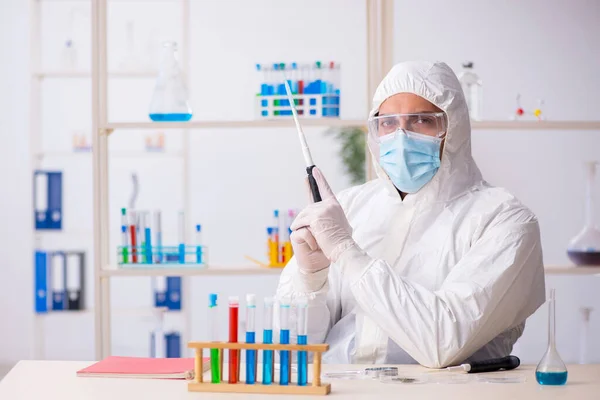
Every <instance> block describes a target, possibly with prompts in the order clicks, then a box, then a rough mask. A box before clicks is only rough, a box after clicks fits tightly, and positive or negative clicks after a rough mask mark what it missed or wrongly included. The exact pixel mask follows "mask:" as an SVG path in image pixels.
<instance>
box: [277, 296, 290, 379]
mask: <svg viewBox="0 0 600 400" xmlns="http://www.w3.org/2000/svg"><path fill="white" fill-rule="evenodd" d="M279 306H280V310H279V343H281V344H290V326H289V323H290V301H289V299H286V298H283V299H281V300H280V301H279ZM279 373H280V374H279V384H280V385H288V384H289V383H290V352H289V350H281V352H280V354H279Z"/></svg>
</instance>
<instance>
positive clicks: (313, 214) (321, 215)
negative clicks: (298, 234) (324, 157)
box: [291, 168, 355, 262]
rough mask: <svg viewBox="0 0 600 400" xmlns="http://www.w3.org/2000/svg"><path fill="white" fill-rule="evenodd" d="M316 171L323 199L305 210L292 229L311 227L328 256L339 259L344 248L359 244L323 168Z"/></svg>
mask: <svg viewBox="0 0 600 400" xmlns="http://www.w3.org/2000/svg"><path fill="white" fill-rule="evenodd" d="M312 173H313V176H314V177H315V180H316V181H317V185H318V186H319V192H320V193H321V198H322V201H321V202H319V203H314V204H311V205H309V206H308V207H306V208H305V209H304V210H302V211H301V212H300V214H298V216H297V217H296V219H295V220H294V223H292V226H291V229H292V230H293V231H295V230H298V229H301V228H308V229H309V230H310V231H311V233H312V234H313V236H314V238H315V240H316V241H317V243H318V245H319V247H320V248H321V250H323V253H324V254H325V256H326V257H327V258H328V259H329V260H330V261H332V262H335V261H336V260H337V259H338V257H339V256H340V254H342V253H343V252H344V250H346V249H348V248H349V247H352V246H353V245H354V244H355V242H354V239H352V227H351V226H350V223H349V222H348V219H347V218H346V214H345V213H344V210H343V209H342V206H341V205H340V203H339V202H338V201H337V199H336V197H335V195H334V194H333V192H332V191H331V188H330V187H329V184H328V183H327V181H326V180H325V177H324V176H323V175H322V174H321V171H320V170H319V169H317V168H313V170H312Z"/></svg>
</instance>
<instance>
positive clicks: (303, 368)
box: [296, 297, 308, 386]
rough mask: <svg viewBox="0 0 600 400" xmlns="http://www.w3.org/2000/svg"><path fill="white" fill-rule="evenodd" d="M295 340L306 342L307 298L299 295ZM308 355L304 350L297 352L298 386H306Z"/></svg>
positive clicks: (302, 343)
mask: <svg viewBox="0 0 600 400" xmlns="http://www.w3.org/2000/svg"><path fill="white" fill-rule="evenodd" d="M296 321H297V327H296V329H297V334H298V337H297V342H298V344H301V345H305V344H308V337H307V334H308V299H307V298H306V297H300V298H298V299H297V300H296ZM307 366H308V355H307V352H306V351H299V352H298V386H306V383H307V382H308V371H307V368H308V367H307Z"/></svg>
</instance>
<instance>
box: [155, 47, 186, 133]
mask: <svg viewBox="0 0 600 400" xmlns="http://www.w3.org/2000/svg"><path fill="white" fill-rule="evenodd" d="M176 52H177V44H176V43H175V42H165V43H164V44H163V55H162V61H161V65H160V70H159V72H158V77H157V78H156V86H155V87H154V93H153V94H152V100H151V102H150V113H149V114H150V119H151V120H152V121H158V122H174V121H189V120H190V119H191V118H192V108H191V107H190V104H189V100H188V91H187V88H186V86H185V82H184V77H183V72H182V71H181V68H179V63H178V62H177V58H176Z"/></svg>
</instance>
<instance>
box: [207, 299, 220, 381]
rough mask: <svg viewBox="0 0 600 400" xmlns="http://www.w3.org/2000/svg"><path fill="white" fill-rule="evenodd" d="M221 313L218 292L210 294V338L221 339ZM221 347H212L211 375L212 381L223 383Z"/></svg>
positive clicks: (215, 340) (212, 339)
mask: <svg viewBox="0 0 600 400" xmlns="http://www.w3.org/2000/svg"><path fill="white" fill-rule="evenodd" d="M218 317H219V314H218V309H217V294H216V293H211V294H209V295H208V323H209V327H210V328H209V329H210V340H211V341H213V342H218V341H219V328H218V324H219V319H218ZM220 353H221V352H220V350H219V349H210V375H211V382H212V383H221V378H222V377H221V361H222V360H221V357H220V355H221V354H220Z"/></svg>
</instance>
